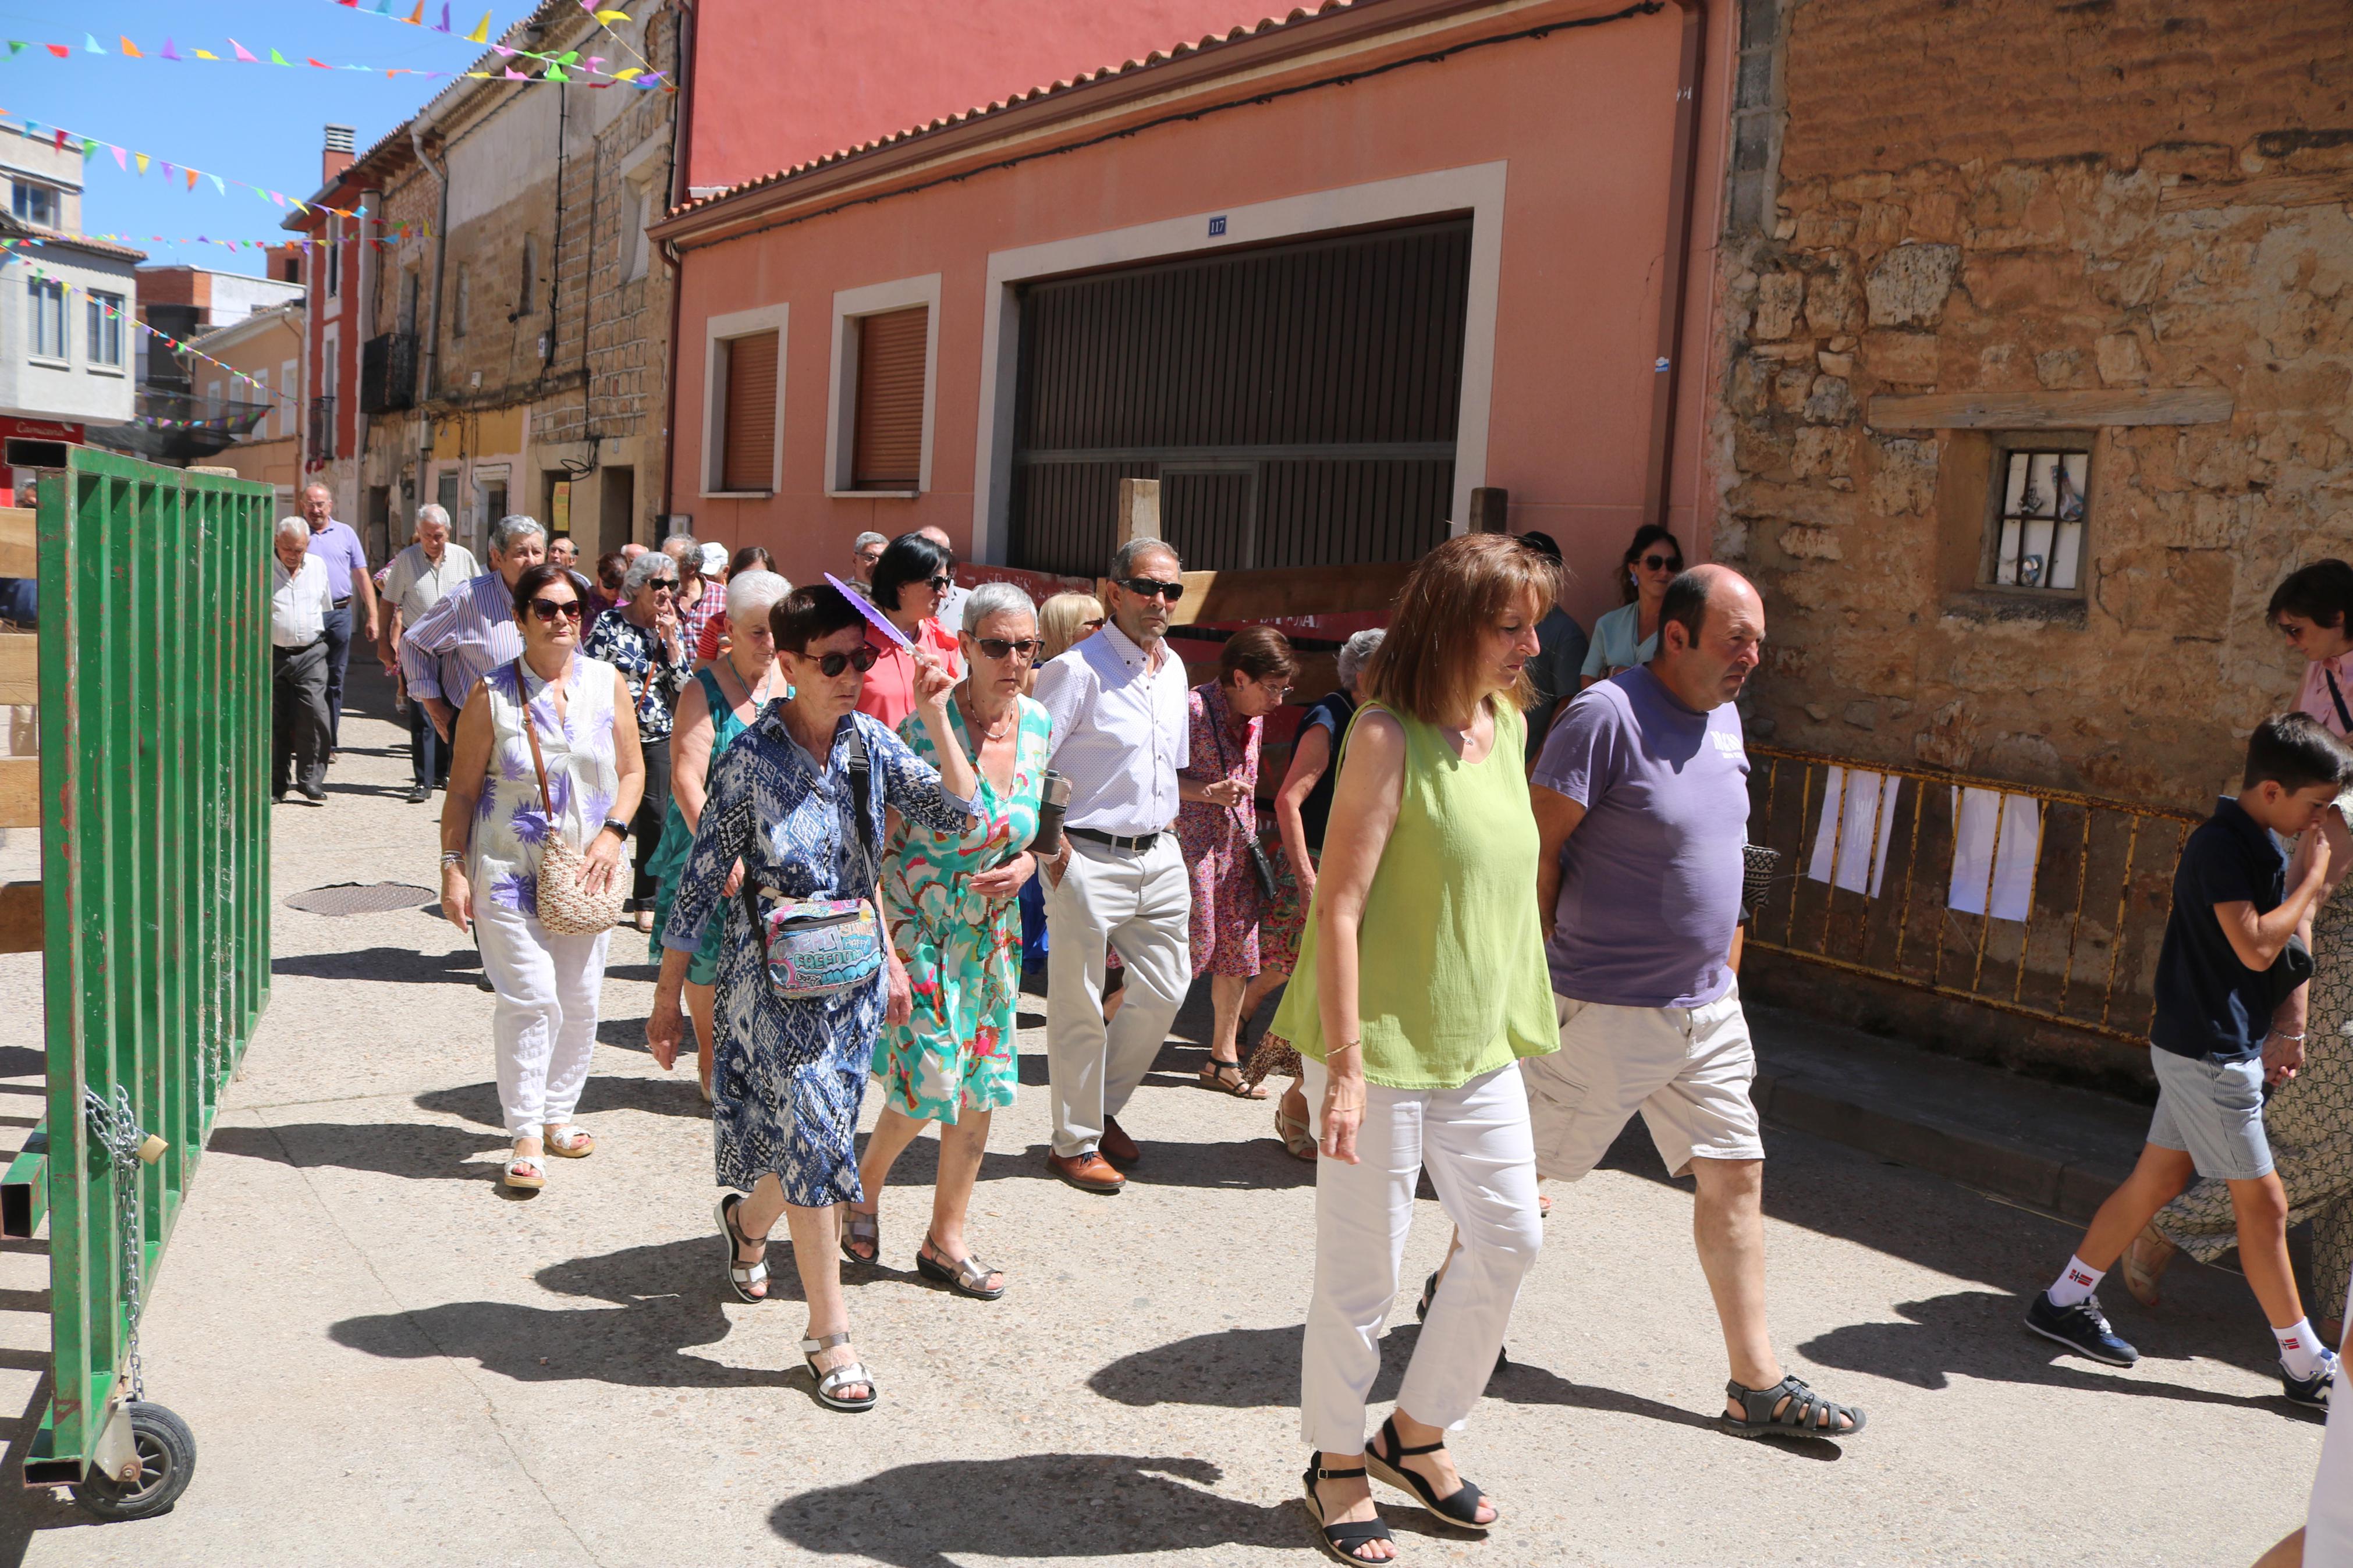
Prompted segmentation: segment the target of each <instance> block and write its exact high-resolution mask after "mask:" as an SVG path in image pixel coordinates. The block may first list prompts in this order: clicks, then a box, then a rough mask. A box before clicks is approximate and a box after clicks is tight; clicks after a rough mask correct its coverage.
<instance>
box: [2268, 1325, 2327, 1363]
mask: <svg viewBox="0 0 2353 1568" xmlns="http://www.w3.org/2000/svg"><path fill="white" fill-rule="evenodd" d="M2272 1338H2274V1339H2275V1340H2277V1341H2279V1351H2280V1364H2281V1365H2282V1366H2284V1367H2285V1368H2287V1371H2288V1375H2289V1376H2290V1377H2310V1376H2312V1375H2313V1374H2314V1373H2316V1372H2318V1371H2319V1370H2320V1369H2321V1367H2322V1366H2324V1365H2325V1364H2327V1363H2324V1362H2323V1361H2322V1360H2321V1359H2320V1356H2321V1349H2320V1336H2319V1335H2318V1334H2316V1333H2314V1332H2313V1331H2312V1320H2311V1319H2309V1318H2298V1319H2297V1320H2296V1321H2295V1325H2294V1326H2293V1327H2290V1328H2284V1329H2274V1330H2273V1331H2272Z"/></svg>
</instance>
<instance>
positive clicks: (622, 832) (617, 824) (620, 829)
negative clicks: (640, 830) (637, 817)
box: [605, 816, 629, 844]
mask: <svg viewBox="0 0 2353 1568" xmlns="http://www.w3.org/2000/svg"><path fill="white" fill-rule="evenodd" d="M605 826H607V827H609V828H611V829H612V830H613V837H616V838H618V839H619V840H620V841H621V842H622V843H624V844H627V843H628V841H629V825H628V823H626V822H623V821H622V820H621V819H620V818H618V817H617V816H608V817H607V818H606V819H605Z"/></svg>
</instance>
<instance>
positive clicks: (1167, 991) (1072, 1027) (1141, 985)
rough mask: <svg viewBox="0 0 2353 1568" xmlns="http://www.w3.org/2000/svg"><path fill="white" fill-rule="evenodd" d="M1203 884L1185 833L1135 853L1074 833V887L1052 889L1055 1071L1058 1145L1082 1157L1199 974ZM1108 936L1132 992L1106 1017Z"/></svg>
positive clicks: (1051, 1076)
mask: <svg viewBox="0 0 2353 1568" xmlns="http://www.w3.org/2000/svg"><path fill="white" fill-rule="evenodd" d="M1192 913H1193V884H1192V882H1191V880H1190V879H1188V878H1187V876H1186V874H1185V857H1184V854H1183V853H1182V852H1181V851H1180V850H1179V849H1178V848H1177V847H1176V835H1175V834H1173V833H1164V834H1162V835H1161V836H1160V837H1159V838H1158V839H1157V840H1156V841H1155V843H1154V844H1153V846H1152V847H1151V848H1149V849H1147V850H1145V852H1144V853H1142V854H1140V855H1138V854H1133V853H1130V852H1128V851H1126V850H1121V849H1113V848H1110V847H1106V846H1104V845H1101V844H1091V843H1089V842H1088V841H1087V840H1085V839H1083V838H1075V837H1074V838H1072V839H1071V867H1070V869H1069V870H1067V871H1065V872H1064V873H1063V874H1062V885H1061V886H1060V887H1059V888H1056V887H1049V888H1048V889H1046V939H1047V945H1046V1072H1047V1078H1048V1080H1049V1082H1050V1084H1051V1085H1052V1092H1053V1098H1054V1152H1055V1153H1057V1154H1060V1155H1062V1156H1063V1157H1064V1158H1066V1159H1067V1158H1075V1157H1076V1156H1077V1155H1079V1154H1081V1153H1083V1152H1086V1151H1087V1150H1089V1149H1092V1148H1093V1147H1095V1145H1096V1144H1097V1143H1098V1142H1100V1141H1101V1140H1102V1138H1103V1119H1104V1118H1105V1117H1107V1116H1116V1115H1118V1114H1119V1113H1120V1112H1121V1111H1122V1110H1125V1109H1127V1102H1128V1100H1129V1098H1130V1097H1131V1096H1133V1095H1134V1093H1135V1089H1136V1086H1137V1085H1138V1084H1140V1083H1142V1082H1143V1081H1144V1075H1145V1073H1148V1072H1150V1071H1151V1070H1152V1062H1153V1058H1155V1057H1157V1056H1159V1054H1160V1047H1161V1045H1162V1043H1163V1042H1164V1041H1166V1039H1167V1038H1168V1026H1169V1025H1170V1024H1172V1023H1174V1022H1175V1021H1176V1009H1177V1006H1178V1005H1180V1004H1182V1003H1183V1001H1184V1000H1185V991H1186V988H1187V986H1189V985H1191V984H1193V952H1192V947H1191V944H1190V942H1188V941H1187V922H1188V921H1190V920H1191V918H1192ZM1106 946H1109V947H1110V948H1112V949H1114V950H1116V951H1117V952H1118V953H1119V958H1120V962H1121V963H1124V964H1125V965H1126V966H1127V980H1126V991H1127V1000H1126V1001H1125V1002H1124V1003H1122V1004H1121V1005H1120V1009H1119V1016H1118V1017H1116V1018H1113V1020H1112V1021H1111V1026H1110V1027H1109V1028H1108V1029H1106V1028H1105V1027H1104V1026H1103V976H1104V973H1105V966H1104V963H1103V950H1104V948H1105V947H1106Z"/></svg>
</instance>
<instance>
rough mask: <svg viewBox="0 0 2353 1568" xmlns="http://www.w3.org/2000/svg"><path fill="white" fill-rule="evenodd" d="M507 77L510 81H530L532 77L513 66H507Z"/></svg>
mask: <svg viewBox="0 0 2353 1568" xmlns="http://www.w3.org/2000/svg"><path fill="white" fill-rule="evenodd" d="M506 79H507V80H509V81H529V80H530V79H531V78H529V77H527V76H525V75H523V74H522V72H521V71H519V70H517V69H515V68H514V67H512V66H509V67H507V77H506Z"/></svg>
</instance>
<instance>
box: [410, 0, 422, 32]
mask: <svg viewBox="0 0 2353 1568" xmlns="http://www.w3.org/2000/svg"><path fill="white" fill-rule="evenodd" d="M406 20H407V22H408V25H409V26H412V27H421V26H425V0H417V9H416V10H414V11H411V12H410V13H409V14H408V16H407V18H406Z"/></svg>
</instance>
